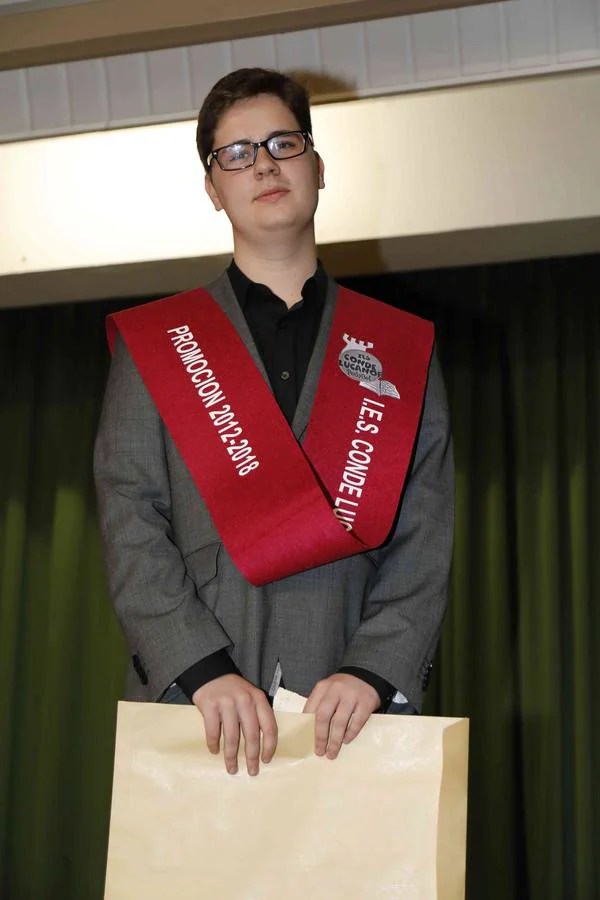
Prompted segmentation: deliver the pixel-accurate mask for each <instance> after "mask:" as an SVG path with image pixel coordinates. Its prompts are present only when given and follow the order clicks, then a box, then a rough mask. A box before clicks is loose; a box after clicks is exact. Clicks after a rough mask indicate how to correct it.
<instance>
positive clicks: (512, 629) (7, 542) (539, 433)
mask: <svg viewBox="0 0 600 900" xmlns="http://www.w3.org/2000/svg"><path fill="white" fill-rule="evenodd" d="M348 283H351V285H352V286H353V287H355V288H356V289H358V290H364V291H365V292H368V293H371V294H374V295H375V296H381V297H382V298H384V299H388V300H390V301H392V302H397V303H399V304H400V305H402V306H405V307H407V308H410V309H413V310H414V311H416V312H420V313H423V314H429V315H432V316H434V317H435V319H436V321H437V326H438V335H439V348H440V354H441V357H442V362H443V366H444V371H445V375H446V380H447V386H448V394H449V399H450V405H451V410H452V418H453V430H454V435H455V455H456V466H457V527H456V543H455V554H454V566H453V574H452V597H451V603H450V606H449V611H448V615H447V619H446V623H445V627H444V634H443V638H442V643H441V647H440V651H439V653H438V657H437V666H436V669H435V672H434V678H433V679H432V686H431V689H430V694H429V698H428V701H427V711H428V712H430V713H442V714H446V715H468V716H469V717H470V718H471V768H470V807H469V878H468V896H469V898H470V900H507V898H511V900H512V898H527V900H559V898H560V900H593V898H597V897H600V862H599V856H598V853H597V849H595V848H597V847H598V846H600V803H599V799H600V798H599V795H600V779H599V774H600V772H599V769H600V706H599V704H598V702H597V699H596V698H597V696H598V689H599V688H600V660H599V652H598V650H599V649H600V641H599V638H600V604H599V603H598V599H599V597H600V593H599V588H600V563H599V556H600V554H599V552H598V551H599V550H600V545H599V537H600V513H599V508H600V474H599V466H598V456H599V451H600V312H599V310H598V301H597V297H596V286H597V285H598V283H600V257H584V258H580V259H576V260H552V261H545V262H541V263H521V264H513V265H503V266H492V267H484V268H475V269H465V270H448V271H442V272H434V273H416V274H414V275H411V276H405V277H403V278H399V277H395V276H387V277H381V278H378V279H369V280H368V281H367V280H362V279H354V280H353V281H352V282H348ZM120 305H123V304H114V303H113V304H96V303H94V304H79V305H69V306H57V307H51V308H40V309H37V310H10V311H5V312H3V313H1V315H0V359H1V363H2V381H1V383H0V398H1V402H0V429H1V430H0V433H1V434H2V444H1V446H0V465H1V471H2V479H1V482H0V685H1V690H0V892H1V897H2V900H101V898H102V892H103V875H104V860H105V852H106V840H107V834H108V811H109V802H110V783H111V769H112V752H113V742H114V722H115V701H116V699H117V698H118V696H119V692H120V689H121V684H122V680H123V674H124V667H125V663H126V650H125V648H124V646H123V643H122V640H121V637H120V635H119V633H118V630H117V627H116V625H115V623H114V621H113V618H112V615H111V612H110V607H109V603H108V600H107V596H106V584H105V578H104V572H103V568H102V560H101V551H100V545H99V538H98V532H97V526H96V511H95V504H94V496H93V489H92V482H91V465H90V460H91V450H92V444H93V437H94V432H95V428H96V422H97V417H98V412H99V407H100V402H101V397H102V390H103V384H104V380H105V377H106V370H107V365H108V355H107V352H106V349H105V346H104V336H103V324H102V323H103V317H104V315H105V314H106V312H107V311H109V310H110V309H114V308H115V307H116V306H120Z"/></svg>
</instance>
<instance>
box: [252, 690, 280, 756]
mask: <svg viewBox="0 0 600 900" xmlns="http://www.w3.org/2000/svg"><path fill="white" fill-rule="evenodd" d="M263 701H264V702H262V703H257V705H256V712H257V715H258V724H259V726H260V730H261V732H262V757H261V758H262V761H263V762H264V763H270V762H271V760H272V759H273V757H274V755H275V750H276V749H277V737H278V733H277V719H276V718H275V713H274V712H273V710H272V709H271V707H270V706H269V703H268V701H267V698H266V697H264V698H263Z"/></svg>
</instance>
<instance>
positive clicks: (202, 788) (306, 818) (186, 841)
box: [104, 695, 468, 900]
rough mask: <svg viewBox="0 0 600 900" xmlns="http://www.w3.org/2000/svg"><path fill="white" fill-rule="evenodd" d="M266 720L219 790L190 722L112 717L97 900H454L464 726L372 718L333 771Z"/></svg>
mask: <svg viewBox="0 0 600 900" xmlns="http://www.w3.org/2000/svg"><path fill="white" fill-rule="evenodd" d="M297 702H298V701H296V700H295V699H294V698H293V697H292V698H291V704H292V706H291V708H295V707H296V706H297ZM301 702H303V701H301ZM283 706H284V708H288V709H289V708H290V697H289V695H283ZM277 720H278V724H279V744H278V748H277V754H276V756H275V758H274V760H273V761H272V762H271V763H270V764H269V765H268V766H262V767H261V774H260V775H259V776H258V777H255V778H251V777H250V776H248V775H247V774H246V773H245V771H244V770H243V769H242V767H241V766H240V773H239V774H238V775H235V776H231V775H228V774H227V773H226V772H225V768H224V765H223V759H222V757H221V756H219V757H215V756H212V755H211V754H210V753H209V752H208V750H207V749H206V746H205V743H204V729H203V724H202V717H201V715H200V714H199V713H198V712H197V710H196V709H195V708H193V707H191V706H175V705H168V704H164V705H161V704H152V703H120V704H119V712H118V726H117V744H116V751H115V777H114V785H113V800H112V814H111V826H110V841H109V853H108V868H107V878H106V892H105V895H104V896H105V900H138V898H140V900H200V898H202V900H204V898H206V900H213V898H214V900H336V898H340V900H342V898H343V900H395V898H399V900H400V898H401V900H463V898H464V889H465V845H466V816H467V755H468V721H467V720H465V719H445V718H428V717H425V716H372V717H371V719H370V720H369V722H368V723H367V725H366V726H365V728H364V729H363V731H362V732H361V734H360V735H359V737H358V738H357V739H356V740H355V741H354V742H353V743H352V744H349V745H347V746H344V747H342V750H341V753H340V756H339V758H338V759H337V760H328V759H323V758H318V757H316V756H315V755H314V752H313V739H314V719H313V716H311V715H301V714H299V713H297V712H278V713H277Z"/></svg>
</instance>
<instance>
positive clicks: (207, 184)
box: [204, 172, 223, 212]
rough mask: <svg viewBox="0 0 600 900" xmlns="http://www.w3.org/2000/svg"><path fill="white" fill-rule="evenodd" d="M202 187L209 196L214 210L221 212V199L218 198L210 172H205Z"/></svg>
mask: <svg viewBox="0 0 600 900" xmlns="http://www.w3.org/2000/svg"><path fill="white" fill-rule="evenodd" d="M204 189H205V191H206V193H207V194H208V196H209V197H210V199H211V202H212V205H213V206H214V208H215V209H216V211H217V212H221V210H222V209H223V204H222V203H221V201H220V199H219V195H218V194H217V189H216V188H215V186H214V184H213V180H212V178H211V177H210V172H207V173H206V175H205V176H204Z"/></svg>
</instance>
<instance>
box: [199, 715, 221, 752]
mask: <svg viewBox="0 0 600 900" xmlns="http://www.w3.org/2000/svg"><path fill="white" fill-rule="evenodd" d="M202 715H203V717H204V732H205V734H206V746H207V747H208V749H209V750H210V752H211V753H218V752H219V747H220V744H221V716H220V714H219V710H218V708H217V707H216V706H214V707H212V708H210V709H206V710H204V711H203V713H202Z"/></svg>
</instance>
